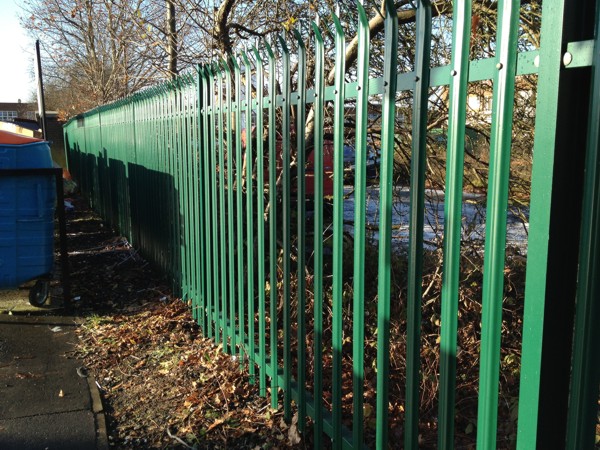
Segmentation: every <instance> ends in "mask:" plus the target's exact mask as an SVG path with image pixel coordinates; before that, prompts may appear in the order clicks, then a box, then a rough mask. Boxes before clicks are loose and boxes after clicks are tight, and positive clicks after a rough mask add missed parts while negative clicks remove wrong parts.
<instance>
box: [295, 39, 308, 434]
mask: <svg viewBox="0 0 600 450" xmlns="http://www.w3.org/2000/svg"><path fill="white" fill-rule="evenodd" d="M292 31H293V33H294V37H295V38H296V45H297V48H298V55H297V58H298V80H297V88H298V91H297V98H296V100H297V107H296V159H297V166H298V180H297V181H298V184H297V196H296V198H297V202H298V207H297V214H298V270H297V272H296V273H297V278H298V289H297V292H296V295H297V297H298V300H297V303H298V306H297V317H298V318H297V321H298V333H297V339H298V348H297V358H298V373H297V375H296V379H297V383H298V429H299V430H300V431H302V432H304V431H305V429H306V389H305V386H306V277H305V268H306V229H305V223H306V142H305V135H304V124H305V122H306V47H305V46H304V41H303V40H302V36H301V35H300V33H299V32H298V30H296V29H294V30H292Z"/></svg>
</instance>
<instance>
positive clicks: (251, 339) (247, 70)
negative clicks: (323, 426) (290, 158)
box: [242, 51, 256, 384]
mask: <svg viewBox="0 0 600 450" xmlns="http://www.w3.org/2000/svg"><path fill="white" fill-rule="evenodd" d="M242 60H243V61H244V76H245V77H246V83H245V90H246V92H245V95H244V108H245V114H246V117H245V119H246V120H245V125H246V222H247V226H246V228H247V239H246V242H247V244H246V245H247V249H248V259H247V265H248V274H247V280H248V294H247V297H248V371H249V373H250V382H251V383H252V384H254V383H255V372H256V365H255V348H254V347H255V342H256V336H255V335H254V324H255V317H254V315H255V308H254V300H255V298H256V297H255V294H254V275H255V271H254V264H255V263H254V195H253V194H254V190H253V189H252V185H253V183H254V181H253V178H252V174H253V173H254V171H253V167H254V157H253V154H252V69H251V67H250V60H249V59H248V55H247V52H246V51H244V52H242Z"/></svg>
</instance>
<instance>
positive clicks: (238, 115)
mask: <svg viewBox="0 0 600 450" xmlns="http://www.w3.org/2000/svg"><path fill="white" fill-rule="evenodd" d="M230 61H231V64H232V65H233V70H234V75H235V104H234V107H235V184H236V190H235V193H236V221H237V238H236V242H237V285H238V286H237V297H238V324H239V325H238V326H239V334H238V336H239V343H240V348H239V358H240V367H243V365H244V355H245V353H246V349H245V348H244V346H245V344H244V342H245V333H244V326H245V323H244V316H245V311H244V298H245V297H244V242H245V241H244V219H243V196H242V193H243V188H242V176H243V175H244V171H243V161H242V80H241V74H240V66H239V64H238V62H237V59H236V57H235V56H232V57H231V59H230ZM249 238H250V237H249ZM232 326H233V325H232Z"/></svg>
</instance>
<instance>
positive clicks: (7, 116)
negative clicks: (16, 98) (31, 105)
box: [0, 111, 17, 120]
mask: <svg viewBox="0 0 600 450" xmlns="http://www.w3.org/2000/svg"><path fill="white" fill-rule="evenodd" d="M15 117H17V112H16V111H0V120H11V119H14V118H15Z"/></svg>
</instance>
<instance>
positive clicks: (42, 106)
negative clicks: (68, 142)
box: [35, 39, 47, 140]
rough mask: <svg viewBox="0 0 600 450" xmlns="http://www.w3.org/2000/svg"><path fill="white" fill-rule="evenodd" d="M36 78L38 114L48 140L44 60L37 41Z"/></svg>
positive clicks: (44, 135)
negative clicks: (43, 75) (43, 73)
mask: <svg viewBox="0 0 600 450" xmlns="http://www.w3.org/2000/svg"><path fill="white" fill-rule="evenodd" d="M35 59H36V72H35V74H36V78H37V96H38V114H39V115H40V122H41V126H42V136H43V137H44V140H47V139H46V101H45V100H44V79H43V77H42V58H41V57H40V41H39V39H38V40H36V41H35Z"/></svg>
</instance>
